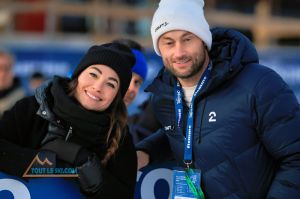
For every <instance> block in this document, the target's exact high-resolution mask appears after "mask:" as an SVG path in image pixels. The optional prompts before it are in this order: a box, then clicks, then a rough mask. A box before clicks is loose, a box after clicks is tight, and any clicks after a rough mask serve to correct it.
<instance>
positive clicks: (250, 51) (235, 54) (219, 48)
mask: <svg viewBox="0 0 300 199" xmlns="http://www.w3.org/2000/svg"><path fill="white" fill-rule="evenodd" d="M211 32H212V36H213V43H212V49H211V51H210V52H209V56H210V60H211V61H212V63H213V71H212V75H211V78H210V81H209V82H208V86H207V87H206V89H205V90H204V92H208V91H211V90H213V89H214V88H216V87H218V86H219V85H222V84H223V83H224V82H225V81H227V80H228V79H231V78H232V77H234V76H235V75H236V74H237V73H238V72H240V71H241V70H242V69H243V68H244V67H245V66H247V65H248V64H250V63H258V54H257V51H256V49H255V47H254V45H253V44H252V42H251V41H250V40H249V39H248V38H247V37H246V36H244V35H243V34H241V33H239V32H238V31H235V30H233V29H227V28H213V29H211ZM175 82H176V79H175V77H174V76H173V75H172V74H171V73H170V72H169V71H167V70H166V69H165V67H163V68H162V69H161V70H160V72H159V73H158V75H157V77H156V78H155V79H154V80H153V82H152V83H151V84H150V85H149V86H148V87H147V88H146V90H145V91H150V92H153V93H162V92H163V93H166V91H169V92H170V93H172V92H173V86H174V83H175ZM169 88H172V89H169Z"/></svg>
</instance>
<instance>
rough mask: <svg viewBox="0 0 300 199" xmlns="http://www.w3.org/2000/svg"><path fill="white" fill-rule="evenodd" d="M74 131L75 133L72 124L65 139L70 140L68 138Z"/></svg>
mask: <svg viewBox="0 0 300 199" xmlns="http://www.w3.org/2000/svg"><path fill="white" fill-rule="evenodd" d="M72 133H73V130H72V126H70V128H69V131H68V133H67V136H66V139H65V141H68V139H69V138H70V137H71V136H72Z"/></svg>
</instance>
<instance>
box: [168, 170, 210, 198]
mask: <svg viewBox="0 0 300 199" xmlns="http://www.w3.org/2000/svg"><path fill="white" fill-rule="evenodd" d="M200 184H201V171H200V170H198V169H192V168H190V167H189V164H187V168H178V169H174V170H173V191H172V199H205V197H204V194H203V192H202V189H201V186H200Z"/></svg>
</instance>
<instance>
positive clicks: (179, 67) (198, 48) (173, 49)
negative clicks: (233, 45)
mask: <svg viewBox="0 0 300 199" xmlns="http://www.w3.org/2000/svg"><path fill="white" fill-rule="evenodd" d="M158 48H159V50H160V53H161V56H162V59H163V62H164V65H165V67H166V68H167V69H168V70H169V71H170V72H171V73H172V74H173V75H175V76H176V77H177V78H178V80H179V81H180V83H181V84H184V83H186V84H187V85H183V86H194V85H195V84H197V82H198V80H199V79H200V76H201V74H202V72H203V69H204V68H205V64H206V62H207V60H208V55H207V52H206V48H205V46H204V44H203V41H202V40H201V39H200V38H199V37H197V36H196V35H194V34H192V33H190V32H187V31H183V30H175V31H170V32H167V33H165V34H163V35H162V36H161V37H160V38H159V40H158Z"/></svg>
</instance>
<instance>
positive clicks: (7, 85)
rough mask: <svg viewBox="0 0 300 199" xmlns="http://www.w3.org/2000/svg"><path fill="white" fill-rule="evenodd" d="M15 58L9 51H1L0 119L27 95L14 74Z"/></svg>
mask: <svg viewBox="0 0 300 199" xmlns="http://www.w3.org/2000/svg"><path fill="white" fill-rule="evenodd" d="M13 66H14V58H13V56H12V55H11V54H10V53H8V52H7V51H4V50H0V117H2V114H3V112H4V111H5V110H7V109H10V108H11V107H12V106H13V105H14V103H15V102H16V101H17V100H19V99H21V98H22V97H24V96H25V95H26V93H25V90H24V89H23V88H22V86H21V81H20V80H19V79H18V78H16V77H15V76H14V73H13Z"/></svg>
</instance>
